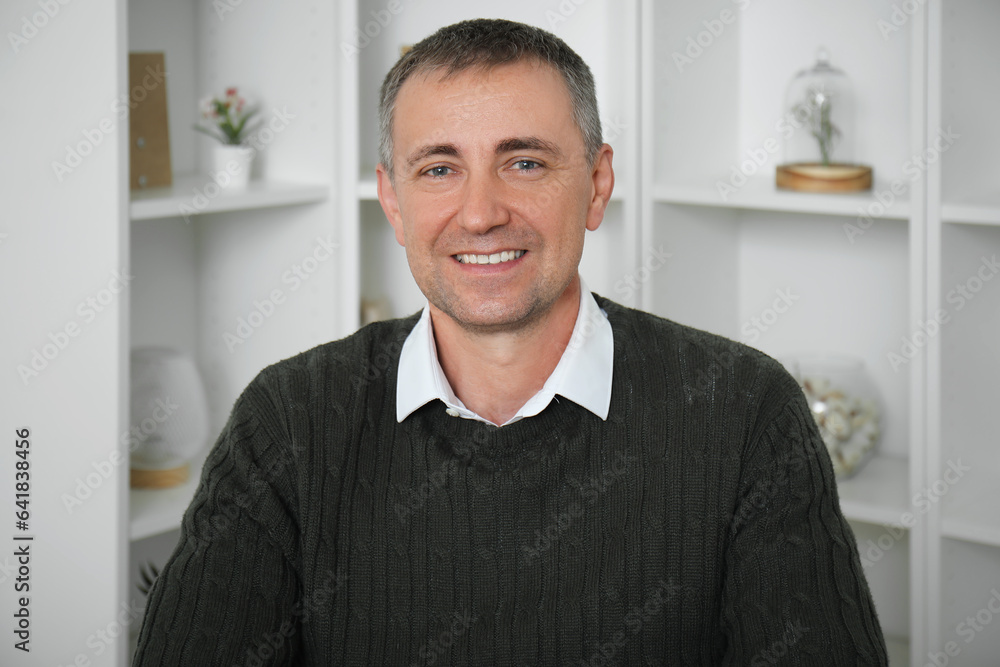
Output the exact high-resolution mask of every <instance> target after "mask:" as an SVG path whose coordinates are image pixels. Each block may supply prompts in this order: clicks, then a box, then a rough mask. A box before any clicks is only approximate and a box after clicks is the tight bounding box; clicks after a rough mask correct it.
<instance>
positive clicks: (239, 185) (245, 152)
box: [212, 144, 256, 190]
mask: <svg viewBox="0 0 1000 667" xmlns="http://www.w3.org/2000/svg"><path fill="white" fill-rule="evenodd" d="M255 152H256V151H255V150H254V149H253V148H252V147H250V146H232V145H226V144H220V145H218V146H216V147H215V168H214V169H213V170H212V179H213V180H214V181H215V182H216V183H218V185H219V187H220V188H223V189H226V190H243V189H246V187H247V184H248V183H249V182H250V170H251V168H252V167H253V156H254V153H255Z"/></svg>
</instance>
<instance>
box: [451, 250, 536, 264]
mask: <svg viewBox="0 0 1000 667" xmlns="http://www.w3.org/2000/svg"><path fill="white" fill-rule="evenodd" d="M524 252H525V251H524V250H503V251H501V252H495V253H493V254H492V255H473V254H468V253H467V254H462V255H455V259H457V260H458V261H459V262H461V263H462V264H502V263H503V262H509V261H510V260H512V259H517V258H518V257H520V256H521V255H523V254H524Z"/></svg>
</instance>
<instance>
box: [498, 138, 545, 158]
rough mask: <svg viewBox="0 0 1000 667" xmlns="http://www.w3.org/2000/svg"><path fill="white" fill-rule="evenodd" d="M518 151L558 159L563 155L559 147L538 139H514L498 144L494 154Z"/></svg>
mask: <svg viewBox="0 0 1000 667" xmlns="http://www.w3.org/2000/svg"><path fill="white" fill-rule="evenodd" d="M517 151H542V152H544V153H549V154H550V155H553V156H556V157H558V156H560V155H562V151H560V150H559V147H558V146H556V145H555V144H554V143H552V142H550V141H546V140H544V139H539V138H538V137H512V138H510V139H504V140H502V141H499V142H497V145H496V147H495V148H494V152H495V153H496V154H497V155H501V154H503V153H515V152H517Z"/></svg>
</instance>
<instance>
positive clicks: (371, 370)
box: [247, 312, 420, 405]
mask: <svg viewBox="0 0 1000 667" xmlns="http://www.w3.org/2000/svg"><path fill="white" fill-rule="evenodd" d="M419 315H420V314H419V312H418V313H416V314H414V315H411V316H409V317H406V318H400V319H393V320H385V321H381V322H374V323H372V324H369V325H366V326H364V327H362V328H361V329H359V330H358V331H356V332H354V333H353V334H351V335H349V336H346V337H344V338H341V339H339V340H335V341H331V342H328V343H324V344H322V345H317V346H316V347H314V348H311V349H309V350H306V351H304V352H300V353H299V354H296V355H294V356H291V357H288V358H287V359H283V360H281V361H278V362H276V363H274V364H271V365H270V366H267V367H266V368H264V369H263V370H262V371H260V372H259V373H258V374H257V376H256V377H255V378H254V379H253V380H252V381H251V383H250V385H248V387H247V391H248V392H255V393H258V394H264V395H267V396H269V397H270V398H271V402H272V403H273V404H275V405H277V403H278V402H279V401H278V399H279V398H280V402H281V403H287V402H288V401H289V400H292V401H296V400H307V398H309V397H313V398H315V397H316V396H318V395H320V394H324V393H327V392H331V391H332V392H335V393H337V394H340V395H344V394H347V393H350V392H355V393H356V392H357V391H358V390H359V389H360V388H361V387H362V386H369V385H372V384H374V383H375V382H376V381H379V383H380V384H384V383H385V382H388V381H389V380H390V379H391V378H395V373H396V365H397V362H398V361H399V354H400V351H401V350H402V348H403V343H404V342H405V341H406V337H407V336H408V335H409V333H410V330H411V329H413V327H414V325H415V324H416V323H417V320H418V319H419Z"/></svg>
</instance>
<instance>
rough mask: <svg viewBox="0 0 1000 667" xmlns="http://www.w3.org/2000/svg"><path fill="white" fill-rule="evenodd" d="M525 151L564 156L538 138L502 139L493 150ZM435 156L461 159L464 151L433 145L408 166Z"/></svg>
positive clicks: (448, 146)
mask: <svg viewBox="0 0 1000 667" xmlns="http://www.w3.org/2000/svg"><path fill="white" fill-rule="evenodd" d="M524 150H531V151H542V152H544V153H549V154H550V155H553V156H556V157H559V156H561V155H562V151H560V150H559V148H558V147H557V146H556V145H555V144H553V143H552V142H550V141H546V140H544V139H540V138H538V137H511V138H509V139H502V140H501V141H498V142H497V144H496V146H494V148H493V152H494V153H495V154H496V155H502V154H504V153H514V152H517V151H524ZM435 155H447V156H451V157H461V155H462V151H460V150H458V147H457V146H456V145H455V144H433V145H430V146H424V147H422V148H420V149H418V150H417V151H416V152H414V153H413V154H412V155H410V157H409V158H407V160H406V164H407V166H408V167H412V166H413V165H415V164H417V163H418V162H420V161H422V160H426V159H427V158H429V157H433V156H435Z"/></svg>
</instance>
